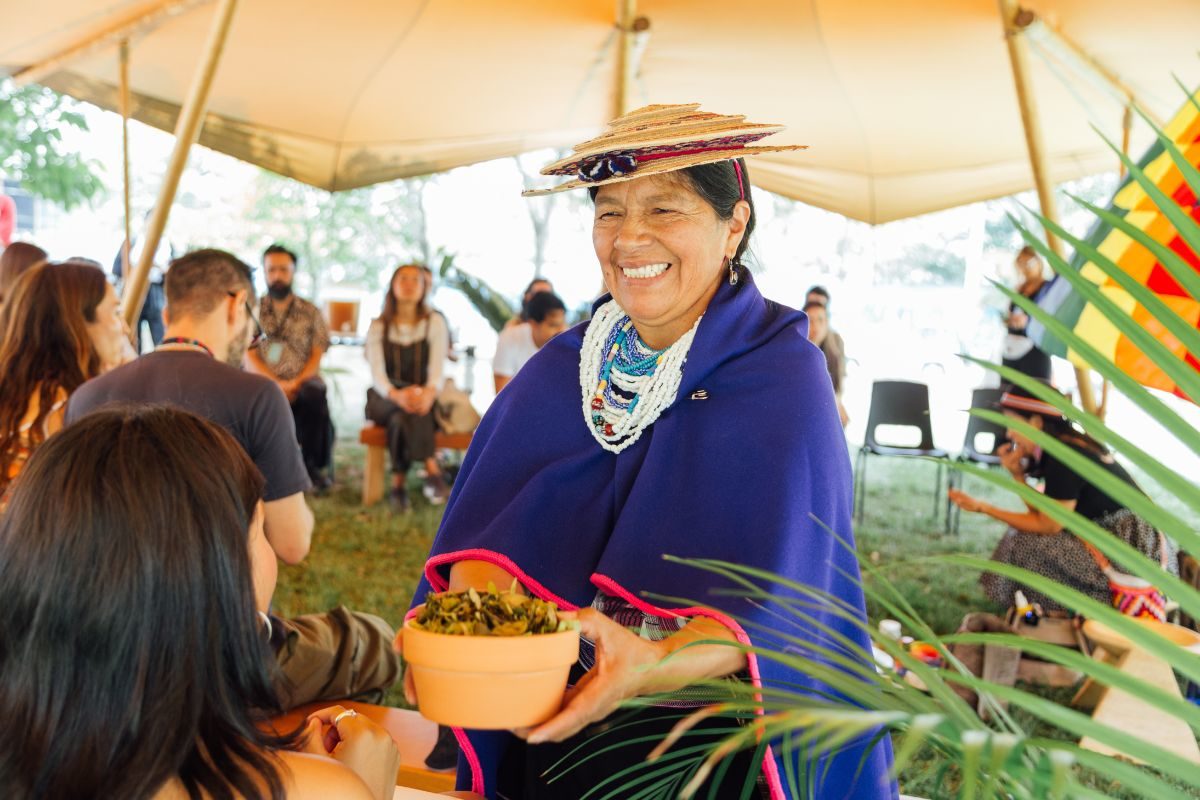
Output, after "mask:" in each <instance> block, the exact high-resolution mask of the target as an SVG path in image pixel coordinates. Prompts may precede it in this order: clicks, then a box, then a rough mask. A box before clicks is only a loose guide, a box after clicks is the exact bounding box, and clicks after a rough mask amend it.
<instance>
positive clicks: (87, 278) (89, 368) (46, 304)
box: [0, 261, 125, 498]
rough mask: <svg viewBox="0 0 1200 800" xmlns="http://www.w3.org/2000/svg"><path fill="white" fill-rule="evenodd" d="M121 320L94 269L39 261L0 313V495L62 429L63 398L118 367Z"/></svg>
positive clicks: (111, 295) (114, 301)
mask: <svg viewBox="0 0 1200 800" xmlns="http://www.w3.org/2000/svg"><path fill="white" fill-rule="evenodd" d="M124 330H125V328H124V324H123V323H122V321H121V316H120V313H119V311H118V306H117V295H116V293H115V292H114V291H113V288H112V286H111V285H110V284H109V283H108V281H107V280H105V277H104V273H103V272H102V271H101V270H100V269H98V268H97V267H94V266H91V265H89V264H83V263H80V262H76V261H66V262H63V263H61V264H40V265H37V266H34V267H33V268H32V269H30V270H28V271H27V272H25V273H24V274H23V275H22V276H21V277H20V278H19V279H17V281H16V283H15V284H13V287H12V291H11V293H10V295H9V301H8V303H7V304H6V307H5V310H4V311H3V313H0V375H3V376H4V382H3V383H2V384H0V498H2V497H3V495H4V492H5V489H6V488H7V486H8V484H9V482H10V481H12V479H13V478H15V477H16V476H17V473H19V472H20V471H21V467H22V466H23V465H24V463H25V461H26V460H27V459H28V458H29V455H30V453H32V452H33V451H34V450H35V449H37V447H38V446H39V445H40V444H41V443H42V442H43V441H45V440H46V438H47V437H49V436H50V435H51V434H53V433H54V432H55V431H57V430H58V429H59V428H61V427H62V423H63V415H64V413H65V411H66V404H67V398H68V397H70V395H71V393H72V392H74V391H75V390H76V389H78V388H79V387H80V386H81V385H82V384H83V382H84V381H87V380H89V379H91V378H94V377H96V376H97V375H99V374H100V373H101V372H104V371H106V370H108V369H111V368H112V367H115V366H117V365H118V364H119V363H120V361H121V358H122V349H121V339H122V337H123V335H124Z"/></svg>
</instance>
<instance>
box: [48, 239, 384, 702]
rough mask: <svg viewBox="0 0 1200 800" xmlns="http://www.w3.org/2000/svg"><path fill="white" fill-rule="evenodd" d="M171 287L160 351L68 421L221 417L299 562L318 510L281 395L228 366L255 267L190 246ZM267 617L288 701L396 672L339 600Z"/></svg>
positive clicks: (280, 542)
mask: <svg viewBox="0 0 1200 800" xmlns="http://www.w3.org/2000/svg"><path fill="white" fill-rule="evenodd" d="M166 291H167V309H166V318H167V330H166V333H167V336H166V338H164V339H163V341H162V344H161V345H160V346H159V348H158V350H156V351H155V352H153V353H150V354H148V355H145V356H142V357H141V358H139V359H137V360H136V361H134V362H132V363H130V364H126V365H125V366H123V367H120V368H119V369H116V370H113V371H112V372H110V373H108V374H107V375H104V376H102V377H100V378H97V379H96V380H93V381H91V382H89V383H88V384H86V385H85V386H83V387H81V388H80V390H79V391H78V392H76V393H75V395H74V396H73V397H72V398H71V400H70V402H69V403H68V405H67V423H68V424H70V423H73V422H75V421H76V420H79V419H80V418H81V417H83V416H84V415H85V414H87V413H89V412H91V411H94V410H96V409H98V408H100V407H102V406H104V405H106V404H108V403H140V404H147V403H169V404H171V405H175V406H179V407H180V408H184V409H187V410H188V411H192V412H193V413H196V414H199V415H201V416H203V417H205V418H206V419H208V420H211V421H212V422H215V423H217V424H219V425H221V426H222V427H224V428H225V429H226V430H228V431H229V432H230V433H231V434H233V437H234V438H235V439H236V440H237V441H238V443H239V444H241V445H242V448H243V449H245V451H246V453H247V455H249V456H250V459H251V460H252V461H253V462H254V463H255V465H256V466H257V467H258V469H259V470H260V471H261V472H262V473H263V476H264V477H265V478H266V481H267V484H266V491H265V501H266V502H265V506H264V514H265V517H264V519H265V528H266V536H267V541H268V542H270V544H271V547H272V549H273V550H274V551H275V553H276V555H278V556H279V557H280V558H281V559H283V560H284V561H286V562H287V563H289V564H297V563H299V562H300V561H301V560H303V559H304V557H305V556H306V555H307V554H308V550H309V543H310V540H311V535H312V529H313V516H312V511H311V510H309V507H308V504H307V503H306V502H305V500H304V490H305V489H307V488H308V487H309V482H308V473H307V471H306V470H305V469H304V462H303V460H302V459H301V457H300V447H299V445H298V444H297V443H296V427H295V423H293V421H292V414H291V411H290V409H289V408H288V403H287V398H285V397H284V395H283V392H282V391H280V389H279V387H278V386H276V385H275V383H273V382H272V381H270V380H268V379H267V378H264V377H262V376H261V375H251V374H249V373H247V372H243V371H242V370H241V369H238V368H237V367H236V366H233V365H238V364H241V363H242V358H243V356H244V354H245V352H246V348H247V346H248V345H249V344H250V342H251V338H252V333H251V331H252V329H253V326H254V325H255V321H254V317H253V313H252V306H251V303H252V302H253V301H254V286H253V284H252V283H251V278H250V267H248V266H247V265H246V264H244V263H243V262H241V261H239V260H238V259H237V258H236V257H235V256H233V255H230V254H229V253H226V252H224V251H221V250H197V251H195V252H192V253H188V254H187V255H185V256H183V257H181V258H178V259H176V260H175V261H174V262H172V264H171V268H170V270H168V271H167V276H166ZM273 621H274V622H275V623H276V624H275V626H274V627H275V631H274V633H275V635H274V637H273V639H272V644H273V646H274V648H275V654H276V658H277V659H278V660H279V664H280V666H281V667H282V669H283V674H284V676H285V677H286V678H287V679H288V681H287V683H286V685H284V686H282V687H281V688H280V692H281V697H282V699H283V700H284V703H285V705H286V706H288V707H293V706H297V705H302V704H304V703H308V702H312V701H314V700H324V699H331V698H340V697H358V698H361V699H367V700H372V701H377V700H379V699H381V698H382V693H383V692H384V691H386V690H387V689H388V687H390V686H391V685H392V684H393V683H394V682H395V681H396V679H397V677H398V676H399V662H398V661H397V659H396V658H395V657H394V656H393V655H392V654H391V653H390V652H388V642H389V641H390V636H391V635H392V628H391V626H389V625H388V624H387V623H385V622H384V621H383V620H381V619H379V618H378V617H375V616H373V615H370V614H362V613H358V612H352V611H348V610H346V609H345V608H341V607H339V608H335V609H333V610H332V611H329V612H327V613H324V614H306V615H304V616H301V617H295V618H292V619H286V620H285V619H278V618H273Z"/></svg>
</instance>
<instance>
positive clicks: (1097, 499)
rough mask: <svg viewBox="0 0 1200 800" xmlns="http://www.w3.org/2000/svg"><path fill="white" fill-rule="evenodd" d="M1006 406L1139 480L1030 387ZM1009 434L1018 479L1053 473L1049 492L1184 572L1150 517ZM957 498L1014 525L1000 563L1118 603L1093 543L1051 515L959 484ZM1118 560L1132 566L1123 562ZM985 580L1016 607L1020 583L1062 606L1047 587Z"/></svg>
mask: <svg viewBox="0 0 1200 800" xmlns="http://www.w3.org/2000/svg"><path fill="white" fill-rule="evenodd" d="M1000 410H1001V411H1003V412H1004V415H1005V416H1007V417H1012V418H1013V419H1019V420H1023V421H1025V422H1028V423H1029V424H1030V425H1032V426H1033V427H1035V428H1037V429H1039V430H1041V431H1044V432H1045V433H1047V434H1049V435H1050V436H1053V437H1054V438H1055V439H1058V440H1059V441H1060V442H1062V443H1063V444H1065V445H1067V446H1068V447H1070V448H1071V449H1072V450H1074V451H1075V452H1077V453H1079V454H1080V455H1083V456H1085V457H1086V458H1088V459H1089V460H1091V461H1093V462H1094V463H1096V464H1099V465H1100V466H1101V467H1103V468H1104V469H1105V470H1107V471H1108V472H1109V473H1110V474H1112V475H1113V476H1115V477H1117V478H1119V479H1120V480H1122V481H1124V482H1125V483H1128V484H1130V485H1131V486H1136V485H1137V484H1135V483H1134V480H1133V478H1132V477H1130V475H1129V473H1128V472H1126V471H1125V468H1124V467H1122V466H1121V465H1120V464H1119V463H1117V461H1116V459H1114V458H1113V456H1112V454H1111V453H1109V452H1108V450H1106V449H1105V448H1104V446H1103V445H1101V444H1100V443H1099V442H1097V441H1095V440H1094V439H1092V438H1091V437H1090V436H1088V435H1087V434H1085V433H1083V432H1082V431H1080V430H1078V429H1077V428H1075V426H1074V425H1072V424H1071V422H1070V421H1069V420H1067V419H1066V418H1065V417H1063V416H1062V415H1061V414H1059V413H1058V409H1056V408H1055V407H1054V406H1052V405H1050V404H1048V403H1044V402H1042V401H1041V400H1038V399H1037V398H1035V397H1033V396H1032V395H1031V394H1030V393H1029V392H1028V391H1026V390H1025V389H1022V388H1020V387H1017V386H1011V387H1008V389H1007V390H1006V391H1005V393H1004V394H1003V395H1002V397H1001V400H1000ZM1007 435H1008V442H1009V444H1008V446H1006V447H1001V448H1000V451H999V455H1000V462H1001V464H1002V465H1003V466H1004V468H1005V469H1007V470H1008V471H1009V472H1010V473H1012V476H1013V478H1015V479H1016V480H1018V481H1020V482H1022V483H1024V482H1025V480H1026V478H1043V479H1045V482H1046V487H1045V495H1046V496H1047V497H1049V498H1052V499H1054V500H1057V501H1058V502H1059V503H1061V504H1062V505H1063V506H1064V507H1065V508H1067V509H1069V510H1072V511H1074V512H1075V513H1077V514H1079V515H1080V516H1082V517H1084V518H1086V519H1089V520H1091V521H1092V522H1095V523H1096V524H1097V525H1099V526H1100V527H1101V528H1104V529H1105V530H1107V531H1110V532H1111V533H1112V535H1113V536H1116V537H1117V538H1118V539H1121V540H1122V541H1124V542H1125V543H1126V544H1128V545H1129V546H1130V547H1132V548H1134V549H1135V550H1137V551H1139V552H1141V553H1142V554H1143V555H1145V556H1147V557H1148V558H1151V559H1153V560H1154V561H1159V562H1165V564H1166V566H1167V569H1168V570H1169V571H1170V572H1171V573H1172V574H1178V573H1177V571H1178V559H1177V553H1176V551H1175V549H1174V546H1173V545H1172V544H1171V543H1170V542H1169V541H1168V540H1167V539H1166V537H1164V536H1162V534H1160V533H1159V532H1158V531H1157V530H1155V529H1154V527H1153V526H1152V525H1150V523H1148V522H1146V521H1145V520H1144V519H1142V518H1140V517H1138V516H1137V515H1135V514H1134V513H1133V512H1132V511H1130V510H1129V509H1127V508H1124V507H1122V506H1121V504H1120V503H1117V502H1116V501H1115V500H1113V499H1112V498H1111V497H1109V496H1108V495H1107V494H1105V493H1104V492H1103V491H1101V490H1100V489H1098V488H1097V487H1095V486H1093V485H1092V484H1090V483H1088V482H1087V481H1086V480H1084V479H1083V478H1082V477H1081V476H1080V475H1079V474H1078V473H1077V472H1075V471H1074V470H1072V469H1071V468H1070V467H1068V466H1066V465H1065V464H1063V463H1062V462H1061V461H1059V460H1058V459H1056V458H1055V457H1054V456H1052V455H1050V454H1049V453H1044V452H1042V450H1041V448H1039V447H1038V446H1037V445H1035V444H1034V443H1033V442H1032V441H1031V440H1030V439H1029V438H1028V437H1026V436H1024V435H1022V434H1021V433H1020V432H1018V431H1015V430H1012V429H1010V430H1009V431H1008V433H1007ZM950 499H951V501H952V502H953V503H954V504H955V505H957V506H958V507H959V508H961V509H963V510H964V511H970V512H974V513H978V514H986V515H987V516H989V517H992V518H993V519H996V520H999V521H1000V522H1003V523H1005V524H1006V525H1008V526H1009V528H1008V532H1007V533H1005V535H1004V538H1003V539H1001V540H1000V544H999V546H997V547H996V551H995V552H994V553H993V554H992V559H993V560H994V561H1000V562H1003V563H1007V564H1013V565H1015V566H1018V567H1023V568H1025V569H1027V570H1030V571H1032V572H1036V573H1038V574H1041V575H1045V576H1046V577H1048V578H1052V579H1053V580H1055V581H1057V582H1058V583H1061V584H1063V585H1065V586H1069V587H1071V588H1072V589H1076V590H1078V591H1080V592H1083V593H1084V594H1087V595H1090V596H1091V597H1093V598H1094V599H1096V600H1097V601H1099V602H1101V603H1104V604H1105V605H1108V604H1109V603H1110V602H1112V598H1111V595H1110V590H1109V582H1108V577H1107V576H1106V575H1105V573H1104V571H1103V570H1102V568H1101V566H1100V564H1099V563H1098V562H1097V560H1096V558H1095V557H1094V556H1093V554H1092V553H1091V552H1090V551H1089V548H1088V547H1087V545H1085V544H1084V542H1083V540H1082V539H1079V538H1078V537H1076V536H1074V535H1073V534H1072V533H1071V532H1070V531H1069V530H1067V529H1065V528H1064V527H1063V526H1062V525H1060V524H1059V523H1057V522H1055V521H1054V520H1053V519H1051V518H1050V517H1048V516H1046V515H1045V514H1043V513H1042V512H1040V511H1038V510H1036V509H1034V508H1033V507H1031V506H1028V505H1027V506H1026V508H1025V510H1024V511H1008V510H1006V509H1002V508H996V507H995V506H993V505H991V504H989V503H985V502H983V501H981V500H978V499H976V498H974V497H972V496H970V495H969V494H967V493H966V492H963V491H961V490H959V489H951V490H950ZM1164 549H1165V551H1166V552H1164ZM1112 566H1113V568H1114V569H1116V570H1118V571H1121V572H1124V571H1125V570H1123V569H1122V568H1121V566H1120V565H1119V564H1115V563H1114V564H1113V565H1112ZM980 582H981V583H982V584H983V589H984V591H985V592H986V593H987V596H988V598H989V599H991V601H992V602H994V603H996V605H998V606H1001V607H1007V606H1010V605H1012V603H1013V595H1014V594H1015V592H1016V591H1017V590H1018V589H1020V590H1021V591H1023V592H1024V594H1025V597H1026V598H1027V599H1028V600H1029V602H1031V603H1039V604H1041V606H1042V608H1043V609H1045V610H1048V611H1058V610H1062V606H1061V605H1060V604H1059V603H1057V602H1055V601H1054V600H1051V599H1050V598H1049V597H1046V596H1045V595H1044V594H1042V593H1041V592H1038V591H1035V590H1033V589H1031V588H1030V587H1028V586H1025V585H1023V584H1019V583H1016V582H1015V581H1012V580H1010V579H1008V578H1005V577H1002V576H1000V575H996V574H994V573H990V572H988V573H984V574H983V576H982V577H981V578H980Z"/></svg>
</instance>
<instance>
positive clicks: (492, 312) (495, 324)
mask: <svg viewBox="0 0 1200 800" xmlns="http://www.w3.org/2000/svg"><path fill="white" fill-rule="evenodd" d="M438 275H440V276H441V278H442V280H443V281H444V284H445V286H447V287H449V288H451V289H457V290H458V291H460V292H462V293H463V296H464V297H466V298H467V300H468V301H470V303H471V305H472V306H474V307H475V310H476V311H478V312H479V315H480V316H482V317H483V318H484V319H485V320H487V323H488V325H490V326H491V327H492V330H494V331H496V333H499V332H500V331H502V330H504V325H505V323H507V322H508V321H509V320H510V319H512V317H513V316H514V315H515V314H516V313H517V310H516V309H515V308H513V306H512V304H511V303H510V302H509V301H508V300H506V299H505V297H504V295H502V294H500V293H499V292H497V291H496V290H495V289H493V288H492V287H491V285H490V284H488V282H487V281H485V280H483V279H482V278H477V277H476V276H474V275H472V274H471V273H469V272H464V271H463V270H461V269H459V268H458V267H457V266H455V264H454V256H452V255H443V256H442V263H441V266H440V267H439V269H438Z"/></svg>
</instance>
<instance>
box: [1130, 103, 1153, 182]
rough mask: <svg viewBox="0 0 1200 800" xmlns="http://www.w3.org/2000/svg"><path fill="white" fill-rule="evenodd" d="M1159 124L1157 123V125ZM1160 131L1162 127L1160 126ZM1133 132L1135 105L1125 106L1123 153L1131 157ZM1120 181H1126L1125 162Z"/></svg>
mask: <svg viewBox="0 0 1200 800" xmlns="http://www.w3.org/2000/svg"><path fill="white" fill-rule="evenodd" d="M1155 124H1157V123H1155ZM1158 127H1159V128H1160V129H1161V128H1162V126H1161V125H1159V126H1158ZM1132 131H1133V103H1132V101H1131V102H1130V104H1129V105H1127V106H1125V114H1124V116H1122V117H1121V152H1122V153H1124V154H1125V155H1129V136H1130V133H1131V132H1132ZM1120 180H1125V162H1124V161H1122V162H1121V177H1120Z"/></svg>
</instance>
